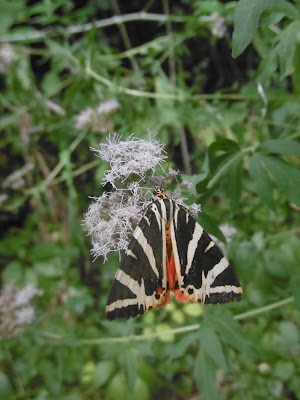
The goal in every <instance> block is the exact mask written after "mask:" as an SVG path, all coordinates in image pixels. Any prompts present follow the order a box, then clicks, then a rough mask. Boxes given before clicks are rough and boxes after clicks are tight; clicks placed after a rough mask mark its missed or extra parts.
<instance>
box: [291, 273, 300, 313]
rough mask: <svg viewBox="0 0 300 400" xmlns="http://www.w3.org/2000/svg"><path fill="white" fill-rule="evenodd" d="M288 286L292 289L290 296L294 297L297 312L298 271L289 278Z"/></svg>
mask: <svg viewBox="0 0 300 400" xmlns="http://www.w3.org/2000/svg"><path fill="white" fill-rule="evenodd" d="M290 286H291V289H292V294H293V296H294V299H295V303H296V306H297V308H298V310H299V311H300V271H299V272H295V273H294V274H293V275H292V276H291V283H290Z"/></svg>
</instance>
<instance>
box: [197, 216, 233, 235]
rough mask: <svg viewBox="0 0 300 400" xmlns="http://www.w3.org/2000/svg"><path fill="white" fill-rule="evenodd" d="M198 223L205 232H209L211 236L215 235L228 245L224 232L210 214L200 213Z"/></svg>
mask: <svg viewBox="0 0 300 400" xmlns="http://www.w3.org/2000/svg"><path fill="white" fill-rule="evenodd" d="M197 221H198V222H199V224H200V225H201V226H202V227H203V229H204V230H205V231H207V232H208V233H210V234H211V235H214V236H215V237H216V238H218V239H219V240H220V241H221V242H223V243H226V238H225V236H224V234H223V232H222V231H221V230H220V229H219V227H218V225H217V224H216V223H215V221H214V220H213V219H212V218H211V217H210V216H209V215H208V214H206V213H204V212H201V213H199V215H198V217H197Z"/></svg>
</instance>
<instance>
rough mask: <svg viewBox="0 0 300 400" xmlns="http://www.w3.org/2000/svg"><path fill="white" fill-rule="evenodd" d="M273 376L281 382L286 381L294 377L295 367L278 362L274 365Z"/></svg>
mask: <svg viewBox="0 0 300 400" xmlns="http://www.w3.org/2000/svg"><path fill="white" fill-rule="evenodd" d="M273 374H274V375H275V376H276V378H279V379H280V380H281V381H287V380H288V379H290V378H291V377H292V376H294V375H295V366H294V364H293V363H292V362H290V361H278V362H277V363H276V364H275V367H274V371H273Z"/></svg>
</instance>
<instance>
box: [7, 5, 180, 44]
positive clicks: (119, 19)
mask: <svg viewBox="0 0 300 400" xmlns="http://www.w3.org/2000/svg"><path fill="white" fill-rule="evenodd" d="M169 19H171V20H172V21H176V22H184V21H185V19H186V18H185V17H184V16H177V15H172V16H167V15H163V14H155V13H145V12H143V11H141V12H136V13H131V14H124V15H114V16H113V17H110V18H106V19H101V20H98V21H95V22H89V23H87V24H83V25H73V26H69V27H66V28H62V27H60V28H58V27H55V28H45V29H43V30H40V31H35V32H29V33H22V34H16V35H9V36H3V37H0V43H7V42H10V43H11V42H20V41H21V42H24V41H31V40H37V39H42V38H44V37H47V36H48V37H50V36H57V35H61V34H64V35H72V34H75V33H80V32H87V31H90V30H91V29H94V28H97V29H99V28H106V27H107V26H111V25H121V24H124V23H125V22H131V21H157V22H166V21H168V20H169Z"/></svg>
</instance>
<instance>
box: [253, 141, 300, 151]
mask: <svg viewBox="0 0 300 400" xmlns="http://www.w3.org/2000/svg"><path fill="white" fill-rule="evenodd" d="M256 150H257V151H259V152H261V153H277V154H293V155H300V143H298V142H295V141H293V140H288V139H275V140H267V141H265V142H263V143H262V144H261V145H259V146H258V147H257V149H256Z"/></svg>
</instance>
